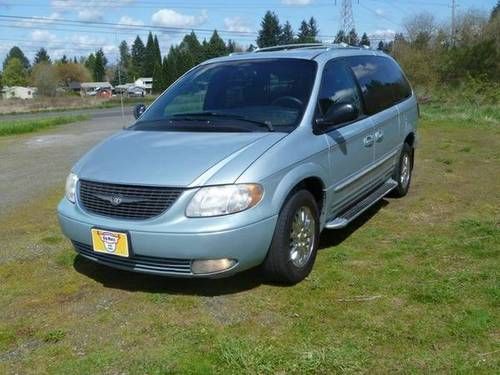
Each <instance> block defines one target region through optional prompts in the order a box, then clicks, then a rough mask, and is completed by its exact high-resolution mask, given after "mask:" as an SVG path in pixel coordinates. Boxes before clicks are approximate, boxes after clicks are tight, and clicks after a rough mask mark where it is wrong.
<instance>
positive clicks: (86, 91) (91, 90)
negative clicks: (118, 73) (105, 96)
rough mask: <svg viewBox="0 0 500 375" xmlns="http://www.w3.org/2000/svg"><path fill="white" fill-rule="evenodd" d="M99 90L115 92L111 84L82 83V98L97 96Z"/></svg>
mask: <svg viewBox="0 0 500 375" xmlns="http://www.w3.org/2000/svg"><path fill="white" fill-rule="evenodd" d="M99 89H101V90H104V89H109V90H110V91H111V90H113V86H112V85H111V83H109V82H82V84H81V90H80V94H81V95H82V96H87V95H89V96H95V95H96V93H97V92H98V91H99Z"/></svg>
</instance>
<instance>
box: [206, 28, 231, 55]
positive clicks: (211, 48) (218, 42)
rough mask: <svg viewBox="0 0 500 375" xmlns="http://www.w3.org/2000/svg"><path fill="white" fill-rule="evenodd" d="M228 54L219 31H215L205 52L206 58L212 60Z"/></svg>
mask: <svg viewBox="0 0 500 375" xmlns="http://www.w3.org/2000/svg"><path fill="white" fill-rule="evenodd" d="M225 54H227V49H226V44H225V43H224V41H223V40H222V38H221V37H220V36H219V33H218V32H217V30H214V32H213V33H212V36H211V37H210V40H209V41H208V44H207V46H206V50H205V57H206V58H207V59H212V58H214V57H219V56H224V55H225Z"/></svg>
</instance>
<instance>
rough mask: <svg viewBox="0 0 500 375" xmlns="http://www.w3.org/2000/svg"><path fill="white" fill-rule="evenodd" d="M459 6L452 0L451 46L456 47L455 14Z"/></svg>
mask: <svg viewBox="0 0 500 375" xmlns="http://www.w3.org/2000/svg"><path fill="white" fill-rule="evenodd" d="M456 7H457V4H456V2H455V0H451V45H452V47H454V46H455V33H456V25H455V22H456V21H455V14H456Z"/></svg>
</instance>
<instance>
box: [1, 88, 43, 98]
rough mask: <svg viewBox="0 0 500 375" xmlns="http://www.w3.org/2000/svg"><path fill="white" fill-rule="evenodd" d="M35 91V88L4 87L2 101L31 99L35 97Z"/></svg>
mask: <svg viewBox="0 0 500 375" xmlns="http://www.w3.org/2000/svg"><path fill="white" fill-rule="evenodd" d="M36 91H37V89H36V87H23V86H10V87H8V86H5V87H4V88H3V89H2V97H3V98H4V99H12V98H17V99H33V97H34V96H36Z"/></svg>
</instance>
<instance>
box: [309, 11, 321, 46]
mask: <svg viewBox="0 0 500 375" xmlns="http://www.w3.org/2000/svg"><path fill="white" fill-rule="evenodd" d="M318 35H319V29H318V24H317V22H316V20H315V19H314V17H311V18H310V19H309V37H310V38H311V40H312V43H316V42H318Z"/></svg>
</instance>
